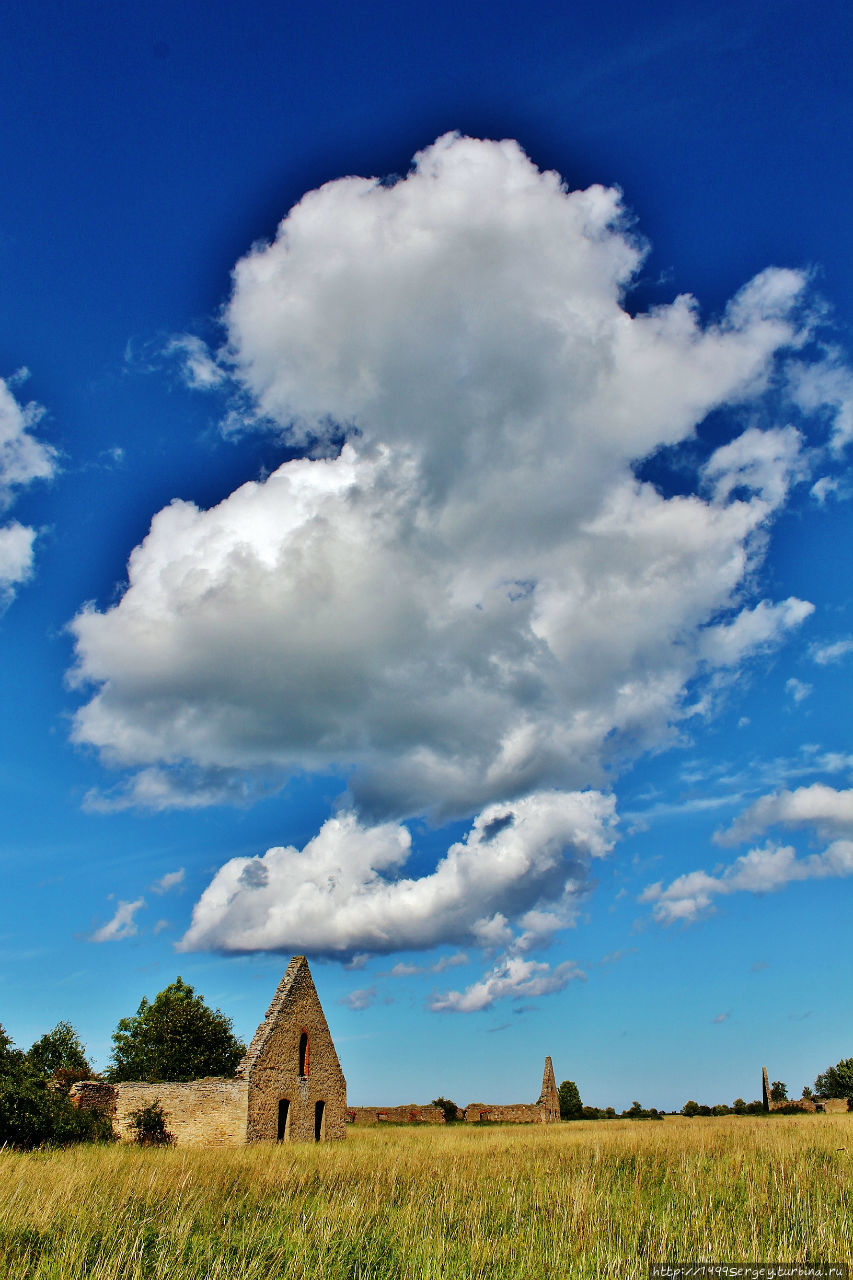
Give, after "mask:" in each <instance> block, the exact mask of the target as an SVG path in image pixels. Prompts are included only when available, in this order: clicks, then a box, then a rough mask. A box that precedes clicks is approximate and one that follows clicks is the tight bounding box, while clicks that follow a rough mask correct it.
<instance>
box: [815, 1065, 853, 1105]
mask: <svg viewBox="0 0 853 1280" xmlns="http://www.w3.org/2000/svg"><path fill="white" fill-rule="evenodd" d="M814 1091H815V1093H816V1094H817V1096H818V1097H819V1098H853V1058H842V1059H841V1061H840V1062H837V1063H836V1064H835V1066H834V1067H827V1068H826V1071H824V1072H822V1073H821V1074H820V1075H819V1076H818V1078H817V1079H816V1080H815V1082H814Z"/></svg>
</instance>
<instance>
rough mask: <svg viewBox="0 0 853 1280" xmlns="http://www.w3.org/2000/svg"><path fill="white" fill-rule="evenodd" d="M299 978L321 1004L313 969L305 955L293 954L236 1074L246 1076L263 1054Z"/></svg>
mask: <svg viewBox="0 0 853 1280" xmlns="http://www.w3.org/2000/svg"><path fill="white" fill-rule="evenodd" d="M297 978H298V979H299V986H300V988H301V989H302V990H303V991H305V989H306V988H308V989H309V990H310V991H311V993H312V995H313V997H314V999H315V1000H316V1001H317V1005H318V1006H320V997H319V996H318V995H317V989H316V987H315V986H314V979H313V978H312V977H311V970H310V969H309V968H308V961H307V960H306V958H305V956H292V957H291V960H290V964H289V965H288V966H287V968H286V969H285V971H284V977H283V978H282V980H281V982H280V983H279V984H278V986H277V987H276V989H275V995H274V996H273V998H272V1000H271V1001H270V1007H269V1008H268V1009H267V1011H266V1015H265V1017H264V1020H263V1022H262V1023H261V1025H260V1026H259V1027H258V1029H257V1031H256V1032H255V1034H254V1035H253V1036H252V1043H251V1044H250V1045H249V1047H248V1049H247V1050H246V1053H245V1055H244V1057H243V1059H242V1060H241V1062H240V1065H239V1066H238V1067H237V1071H236V1073H235V1074H236V1075H238V1076H246V1075H247V1073H248V1072H249V1071H250V1070H251V1068H252V1067H253V1066H254V1065H255V1063H256V1062H257V1060H258V1058H259V1057H260V1056H261V1054H262V1052H263V1050H264V1047H265V1045H266V1043H267V1041H268V1040H269V1038H270V1036H271V1035H272V1034H273V1032H274V1030H275V1028H276V1026H277V1024H278V1022H279V1019H280V1018H281V1017H283V1015H284V1014H285V1013H286V1012H287V1006H288V1004H289V1003H290V997H291V995H292V993H293V989H294V987H295V985H296V981H297ZM321 1011H322V1010H321ZM324 1021H325V1019H324Z"/></svg>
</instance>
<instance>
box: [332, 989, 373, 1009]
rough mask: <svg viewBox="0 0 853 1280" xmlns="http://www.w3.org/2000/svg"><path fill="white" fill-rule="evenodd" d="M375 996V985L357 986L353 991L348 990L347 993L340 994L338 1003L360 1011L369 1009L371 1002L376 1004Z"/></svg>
mask: <svg viewBox="0 0 853 1280" xmlns="http://www.w3.org/2000/svg"><path fill="white" fill-rule="evenodd" d="M376 998H377V992H376V987H359V988H358V989H357V990H355V991H350V992H349V994H348V995H345V996H341V998H340V1000H339V1001H338V1004H342V1005H343V1006H344V1008H346V1009H352V1010H353V1011H355V1012H357V1013H360V1012H361V1011H362V1010H363V1009H369V1008H370V1006H371V1005H372V1004H376Z"/></svg>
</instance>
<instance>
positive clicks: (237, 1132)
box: [70, 1076, 248, 1147]
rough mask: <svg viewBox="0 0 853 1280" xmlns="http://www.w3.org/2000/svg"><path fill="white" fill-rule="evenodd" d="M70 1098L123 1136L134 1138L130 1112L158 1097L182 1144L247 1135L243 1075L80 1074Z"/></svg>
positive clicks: (230, 1142)
mask: <svg viewBox="0 0 853 1280" xmlns="http://www.w3.org/2000/svg"><path fill="white" fill-rule="evenodd" d="M70 1097H71V1101H72V1102H73V1103H74V1105H75V1106H77V1107H87V1108H89V1109H90V1110H98V1111H103V1112H105V1113H106V1114H107V1115H109V1116H111V1117H112V1122H113V1131H114V1132H115V1135H116V1137H117V1138H118V1139H119V1140H120V1141H122V1142H130V1141H132V1140H133V1130H132V1129H131V1127H130V1115H131V1112H133V1111H140V1110H141V1109H142V1108H143V1107H150V1106H151V1105H152V1104H153V1103H155V1102H159V1104H160V1106H161V1107H162V1109H163V1115H164V1117H165V1120H166V1128H167V1129H168V1130H169V1132H170V1133H171V1134H172V1136H173V1137H174V1139H175V1143H176V1145H178V1146H181V1147H239V1146H243V1144H244V1143H245V1141H246V1124H247V1119H248V1085H247V1083H246V1081H245V1080H226V1079H223V1078H219V1077H213V1076H211V1077H208V1078H207V1079H205V1080H190V1081H188V1082H187V1083H186V1084H178V1083H172V1082H168V1083H167V1082H163V1083H160V1084H147V1083H143V1082H141V1081H136V1080H130V1081H127V1082H123V1083H121V1084H113V1085H110V1084H103V1083H101V1082H100V1081H94V1080H84V1081H81V1083H80V1084H76V1085H74V1087H73V1089H72V1090H71V1094H70Z"/></svg>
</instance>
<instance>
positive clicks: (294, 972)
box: [240, 956, 347, 1142]
mask: <svg viewBox="0 0 853 1280" xmlns="http://www.w3.org/2000/svg"><path fill="white" fill-rule="evenodd" d="M303 1031H304V1032H307V1034H308V1069H307V1074H306V1075H305V1076H300V1074H299V1040H300V1036H301V1035H302V1033H303ZM240 1070H241V1071H242V1072H243V1074H244V1075H245V1078H246V1079H247V1081H248V1084H249V1104H248V1125H247V1130H246V1133H247V1137H248V1140H249V1141H250V1142H258V1141H268V1142H269V1141H271V1142H275V1141H276V1139H277V1137H278V1128H279V1104H280V1102H281V1101H282V1100H283V1099H286V1100H287V1102H288V1104H289V1107H288V1119H287V1127H286V1130H285V1135H284V1136H285V1140H286V1141H289V1142H313V1141H314V1140H315V1121H316V1107H317V1104H318V1103H320V1102H322V1103H323V1120H322V1126H321V1132H320V1139H321V1140H322V1141H334V1140H336V1139H339V1138H343V1137H345V1136H346V1107H347V1086H346V1080H345V1079H344V1074H343V1072H342V1071H341V1067H340V1063H339V1062H338V1055H337V1054H336V1052H335V1046H334V1044H333V1043H332V1037H331V1034H330V1033H329V1027H328V1024H327V1022H326V1018H325V1015H324V1013H323V1009H322V1006H321V1004H320V1001H319V998H318V996H317V992H316V990H315V988H314V983H313V981H312V978H311V973H310V970H309V969H308V965H307V963H306V962H305V959H304V957H302V956H297V957H294V959H293V960H291V962H290V965H289V966H288V969H287V973H286V974H285V976H284V978H283V979H282V983H281V984H280V986H279V991H278V992H277V993H276V996H275V997H274V999H273V1002H272V1004H271V1005H270V1008H269V1011H268V1013H267V1017H266V1019H265V1021H264V1022H263V1023H262V1024H261V1026H260V1027H259V1028H258V1031H257V1033H256V1035H255V1038H254V1039H253V1041H252V1045H251V1046H250V1048H249V1052H248V1053H247V1055H246V1058H245V1059H244V1064H241V1068H240Z"/></svg>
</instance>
